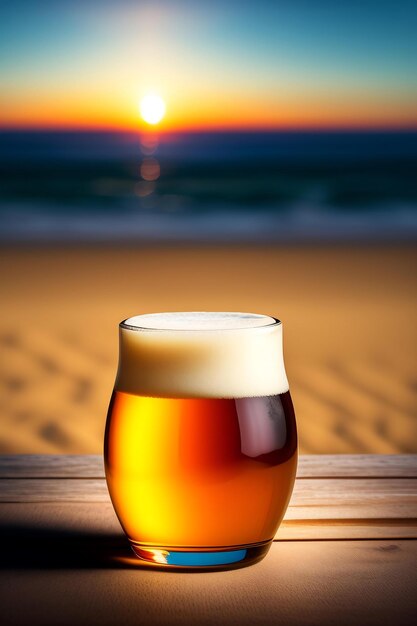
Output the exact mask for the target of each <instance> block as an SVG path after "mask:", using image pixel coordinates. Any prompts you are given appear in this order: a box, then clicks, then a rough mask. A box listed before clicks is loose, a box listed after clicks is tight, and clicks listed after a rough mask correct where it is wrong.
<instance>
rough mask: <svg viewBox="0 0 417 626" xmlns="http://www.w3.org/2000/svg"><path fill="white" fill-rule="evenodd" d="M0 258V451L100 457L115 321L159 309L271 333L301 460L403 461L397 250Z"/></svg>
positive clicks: (406, 409)
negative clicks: (222, 317) (260, 318)
mask: <svg viewBox="0 0 417 626" xmlns="http://www.w3.org/2000/svg"><path fill="white" fill-rule="evenodd" d="M0 258H1V263H0V276H1V281H0V284H1V302H2V307H1V310H0V349H1V359H0V390H1V393H0V407H1V422H0V452H3V453H80V454H82V453H100V452H101V450H102V441H103V432H104V424H105V416H106V409H107V404H108V401H109V397H110V394H111V391H112V386H113V382H114V377H115V373H116V365H117V350H118V329H117V325H118V322H119V321H120V320H122V319H124V318H126V317H129V316H132V315H135V314H138V313H149V312H155V311H172V310H231V311H252V312H256V313H266V314H269V315H273V316H275V317H279V318H280V319H281V320H282V321H283V323H284V352H285V360H286V367H287V374H288V378H289V381H290V387H291V392H292V395H293V399H294V404H295V408H296V413H297V420H298V426H299V435H300V451H301V452H302V453H397V452H417V419H416V406H417V374H416V368H415V363H416V352H417V341H416V339H417V337H416V334H417V330H416V324H415V315H414V313H415V310H416V300H417V290H416V272H415V268H416V267H417V263H416V262H417V251H416V250H414V249H413V248H411V247H402V248H401V247H394V246H393V247H388V246H362V247H357V248H353V247H321V248H318V247H307V246H299V247H282V248H276V247H267V246H262V247H255V246H254V247H249V246H245V247H230V246H217V247H216V246H210V247H208V246H207V247H167V246H165V247H142V248H138V249H135V248H134V247H130V248H128V247H124V248H122V247H119V248H115V247H84V248H75V247H68V248H58V247H48V248H45V247H43V248H40V247H39V248H32V249H29V248H15V249H11V248H3V249H2V250H0Z"/></svg>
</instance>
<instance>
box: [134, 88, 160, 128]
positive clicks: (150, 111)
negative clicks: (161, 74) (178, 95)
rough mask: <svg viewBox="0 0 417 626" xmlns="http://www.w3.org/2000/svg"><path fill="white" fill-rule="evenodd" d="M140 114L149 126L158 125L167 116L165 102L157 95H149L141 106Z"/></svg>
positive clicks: (142, 101) (143, 99)
mask: <svg viewBox="0 0 417 626" xmlns="http://www.w3.org/2000/svg"><path fill="white" fill-rule="evenodd" d="M139 109H140V114H141V116H142V118H143V119H144V120H145V122H146V123H147V124H152V125H153V124H158V123H159V122H160V121H161V120H162V118H163V117H164V115H165V110H166V106H165V102H164V101H163V99H162V98H161V96H158V95H157V94H156V93H149V94H147V95H146V96H144V97H143V98H142V100H141V101H140V105H139Z"/></svg>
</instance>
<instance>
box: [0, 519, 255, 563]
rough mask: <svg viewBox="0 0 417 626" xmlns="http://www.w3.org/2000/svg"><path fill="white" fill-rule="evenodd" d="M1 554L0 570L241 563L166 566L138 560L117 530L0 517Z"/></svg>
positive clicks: (124, 537) (121, 533)
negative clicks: (82, 527)
mask: <svg viewBox="0 0 417 626" xmlns="http://www.w3.org/2000/svg"><path fill="white" fill-rule="evenodd" d="M0 534H1V536H2V554H1V559H0V570H10V569H12V570H16V569H22V570H47V569H57V570H58V569H59V570H65V569H101V568H103V569H140V570H143V569H146V570H154V571H165V572H183V573H201V572H209V571H211V572H215V571H223V570H230V569H239V568H241V567H244V565H241V564H240V563H235V564H233V565H226V566H222V565H219V566H217V567H213V566H211V567H199V568H196V567H192V568H188V567H172V566H170V567H169V568H167V567H165V566H164V565H161V564H158V563H155V564H151V563H149V562H146V561H141V560H140V559H139V558H137V557H136V556H134V555H133V554H132V551H131V548H130V544H129V542H128V540H127V537H126V536H125V535H124V534H123V532H122V531H120V533H117V532H109V533H107V534H106V533H103V532H101V533H94V532H92V531H91V530H88V529H86V530H82V529H67V528H65V529H63V528H60V527H59V526H58V525H57V527H56V528H51V526H50V525H48V526H47V527H46V526H45V527H42V526H41V525H40V524H39V523H36V524H31V523H30V522H22V521H21V520H19V522H18V523H11V522H10V520H9V521H4V520H1V519H0Z"/></svg>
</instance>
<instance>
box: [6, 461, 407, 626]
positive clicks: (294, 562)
mask: <svg viewBox="0 0 417 626" xmlns="http://www.w3.org/2000/svg"><path fill="white" fill-rule="evenodd" d="M416 459H417V457H416V456H409V455H401V456H361V455H355V456H304V457H301V459H300V463H299V470H298V478H297V481H296V487H295V490H294V494H293V497H292V500H291V504H290V506H289V508H288V511H287V514H286V517H285V520H284V522H283V524H282V526H281V528H280V530H279V531H278V534H277V536H276V541H275V542H274V544H273V546H272V548H271V550H270V552H269V554H268V555H267V557H266V558H265V559H264V560H263V561H261V562H260V563H258V564H256V565H253V566H251V567H247V568H244V569H239V570H234V571H224V572H209V573H191V574H190V573H185V572H181V573H178V572H176V573H173V572H161V571H155V570H151V569H149V568H147V567H141V566H140V565H139V562H138V560H135V559H134V558H133V557H132V556H131V553H130V550H129V547H128V545H127V542H126V539H125V537H124V535H123V533H122V531H121V529H120V526H119V524H118V521H117V519H116V516H115V514H114V512H113V509H112V506H111V504H110V501H109V497H108V494H107V489H106V484H105V481H104V477H103V467H102V460H101V458H100V457H97V456H3V457H0V485H1V491H0V501H1V507H0V510H1V516H0V525H1V530H2V538H3V541H2V548H1V563H2V581H1V597H0V621H1V624H5V625H6V624H7V625H9V624H26V623H27V624H42V625H43V626H48V625H49V624H51V625H53V626H57V625H65V624H70V625H71V626H74V625H75V626H77V625H84V624H100V625H101V626H104V625H106V624H115V625H120V626H126V625H129V624H135V626H137V625H143V624H154V625H156V624H195V625H196V626H200V625H203V626H205V625H211V624H213V625H222V624H226V625H232V624H233V625H236V626H238V625H239V626H241V625H242V624H244V625H245V624H248V625H251V626H252V625H259V626H263V625H268V624H279V625H282V626H291V625H292V624H294V625H297V626H300V625H301V626H302V625H309V626H312V625H317V626H319V625H320V626H322V625H326V624H331V625H332V626H343V625H344V624H352V625H353V624H354V625H355V626H365V625H371V624H378V625H380V624H393V625H395V626H400V625H402V624H411V623H413V622H415V619H416V618H417V604H416V598H417V585H416V554H417V542H416V538H417V529H416V523H417V490H416V487H417V460H416Z"/></svg>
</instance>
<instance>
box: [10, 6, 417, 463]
mask: <svg viewBox="0 0 417 626" xmlns="http://www.w3.org/2000/svg"><path fill="white" fill-rule="evenodd" d="M415 32H417V6H416V5H415V3H412V2H407V1H405V2H402V3H401V4H400V5H399V4H398V3H394V2H392V1H388V2H387V1H380V2H376V1H373V0H372V1H371V0H369V1H368V0H365V1H364V2H351V3H349V4H346V5H341V4H340V3H334V2H328V1H327V0H317V1H315V2H307V1H305V0H294V1H293V2H291V3H290V2H286V1H281V0H276V1H275V2H268V1H267V0H260V1H259V2H257V3H252V2H246V1H245V0H242V1H241V2H237V1H236V0H229V1H224V2H218V1H217V0H213V1H212V2H208V0H204V1H201V2H198V3H192V2H187V1H185V0H171V1H168V0H166V1H160V2H159V1H157V0H155V1H153V2H147V1H142V2H140V1H139V2H138V1H133V0H131V1H129V0H121V1H119V2H116V1H115V0H113V2H111V1H107V0H101V1H99V0H85V1H84V2H80V1H77V0H73V1H72V2H69V1H67V0H56V1H55V2H50V1H49V0H45V1H44V2H42V3H37V2H35V1H34V0H15V2H14V3H9V4H8V5H6V4H5V3H4V4H2V5H1V7H0V81H1V92H0V260H1V263H0V277H1V281H0V294H1V302H2V306H1V308H0V353H1V358H0V452H1V453H68V454H70V453H71V454H72V453H100V452H101V450H102V441H103V433H104V423H105V417H106V410H107V405H108V401H109V398H110V394H111V391H112V386H113V381H114V377H115V373H116V368H117V350H118V329H117V325H118V323H119V322H120V321H121V320H122V319H124V318H126V317H129V316H132V315H135V314H139V313H147V312H157V311H176V310H177V311H178V310H227V311H252V312H257V313H266V314H270V315H273V316H275V317H279V318H280V319H281V320H282V321H283V322H284V350H285V359H286V366H287V373H288V377H289V380H290V385H291V391H292V395H293V400H294V404H295V408H296V413H297V420H298V426H299V435H300V451H301V452H302V453H400V452H417V417H416V408H417V374H416V357H417V331H416V328H417V327H416V314H415V312H416V304H417V291H416V287H417V277H416V268H417V249H416V241H417V39H416V37H415Z"/></svg>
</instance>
